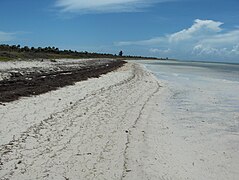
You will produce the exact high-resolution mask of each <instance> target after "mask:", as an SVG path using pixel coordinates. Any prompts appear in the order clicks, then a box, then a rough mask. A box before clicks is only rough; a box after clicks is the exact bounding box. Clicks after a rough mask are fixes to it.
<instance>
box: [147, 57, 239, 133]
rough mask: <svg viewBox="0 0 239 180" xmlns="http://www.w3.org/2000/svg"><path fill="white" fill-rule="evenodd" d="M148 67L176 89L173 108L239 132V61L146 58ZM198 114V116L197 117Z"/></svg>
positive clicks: (173, 90)
mask: <svg viewBox="0 0 239 180" xmlns="http://www.w3.org/2000/svg"><path fill="white" fill-rule="evenodd" d="M143 64H144V65H145V67H146V68H147V69H149V70H150V71H151V72H153V73H154V74H155V75H156V77H157V78H159V80H161V81H164V82H165V83H167V84H168V85H169V87H170V90H171V91H172V92H173V94H174V95H173V96H174V101H172V102H171V105H172V108H175V109H178V108H179V107H180V108H183V109H185V108H186V109H187V110H188V111H190V112H191V115H193V113H194V114H195V118H194V119H192V121H196V120H197V119H199V120H201V119H202V118H203V117H205V119H206V120H207V121H216V122H217V123H220V124H224V125H225V127H224V128H225V129H227V130H229V131H234V132H235V131H236V132H237V133H238V132H239V114H238V112H239V64H226V63H203V62H172V61H164V62H159V61H145V62H144V63H143ZM196 114H197V116H196Z"/></svg>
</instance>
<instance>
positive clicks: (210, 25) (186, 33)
mask: <svg viewBox="0 0 239 180" xmlns="http://www.w3.org/2000/svg"><path fill="white" fill-rule="evenodd" d="M222 24H223V23H222V22H218V21H212V20H200V19H196V20H195V21H194V24H193V25H192V26H191V27H190V28H188V29H183V30H182V31H179V32H176V33H174V34H171V35H170V36H169V41H170V42H178V41H183V40H187V39H191V38H193V37H195V36H196V37H197V38H199V37H200V36H202V35H207V34H212V33H215V32H220V31H221V30H222V29H221V28H220V26H221V25H222Z"/></svg>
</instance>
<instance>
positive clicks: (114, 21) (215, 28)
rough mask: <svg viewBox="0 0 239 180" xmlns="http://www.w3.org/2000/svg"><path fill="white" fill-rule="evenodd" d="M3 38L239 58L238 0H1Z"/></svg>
mask: <svg viewBox="0 0 239 180" xmlns="http://www.w3.org/2000/svg"><path fill="white" fill-rule="evenodd" d="M0 44H11V45H13V44H20V45H21V46H26V45H27V46H29V47H31V46H34V47H39V46H43V47H45V46H55V47H59V48H61V49H72V50H78V51H89V52H100V53H112V54H118V52H119V51H120V50H122V51H123V52H124V54H125V55H141V56H153V57H169V58H175V59H181V60H200V61H223V62H236V63H239V1H238V0H147V1H146V0H144V1H143V0H41V1H36V0H24V1H19V0H1V1H0Z"/></svg>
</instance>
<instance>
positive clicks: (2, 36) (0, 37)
mask: <svg viewBox="0 0 239 180" xmlns="http://www.w3.org/2000/svg"><path fill="white" fill-rule="evenodd" d="M14 34H15V33H7V32H3V31H0V42H7V41H11V40H13V39H14Z"/></svg>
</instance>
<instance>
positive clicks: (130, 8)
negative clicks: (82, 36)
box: [55, 0, 172, 14]
mask: <svg viewBox="0 0 239 180" xmlns="http://www.w3.org/2000/svg"><path fill="white" fill-rule="evenodd" d="M165 1H172V0H148V1H145V0H56V4H55V5H56V7H58V8H60V9H62V11H63V12H78V13H82V14H84V13H95V12H97V13H109V12H111V13H112V12H134V11H138V10H141V9H142V8H146V7H149V6H151V5H152V4H154V3H159V2H165Z"/></svg>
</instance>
